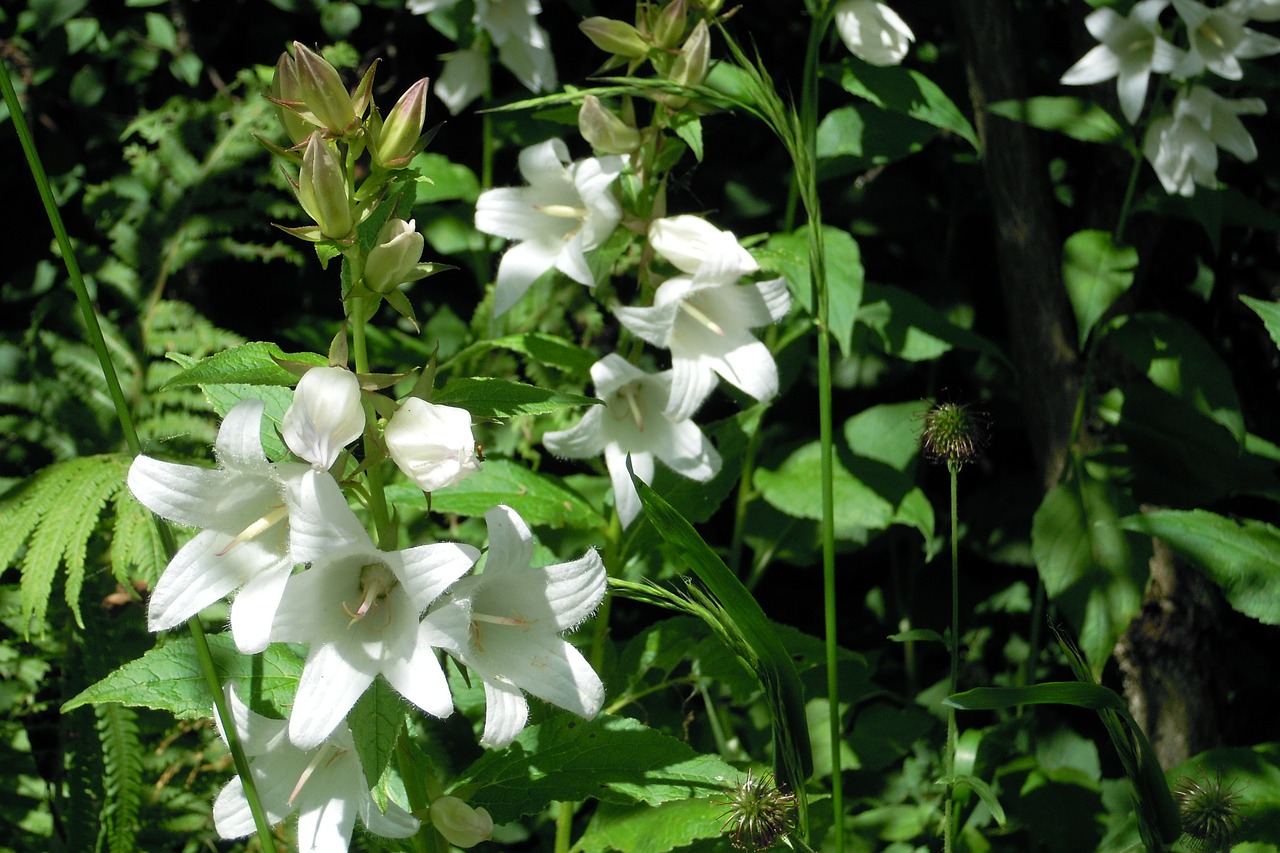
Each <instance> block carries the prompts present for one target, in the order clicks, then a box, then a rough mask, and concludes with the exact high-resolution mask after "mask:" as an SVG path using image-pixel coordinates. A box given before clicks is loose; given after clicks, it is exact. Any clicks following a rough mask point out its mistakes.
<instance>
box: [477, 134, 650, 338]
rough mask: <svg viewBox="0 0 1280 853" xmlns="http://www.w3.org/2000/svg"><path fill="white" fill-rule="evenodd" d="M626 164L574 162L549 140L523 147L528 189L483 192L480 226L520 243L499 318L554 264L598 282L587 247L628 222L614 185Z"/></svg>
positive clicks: (512, 253)
mask: <svg viewBox="0 0 1280 853" xmlns="http://www.w3.org/2000/svg"><path fill="white" fill-rule="evenodd" d="M624 162H625V161H624V160H623V158H622V157H620V156H617V155H606V156H603V157H589V158H587V159H585V160H579V161H577V162H575V163H570V162H569V149H568V148H566V147H565V144H564V142H563V141H562V140H559V139H549V140H547V141H546V142H542V143H539V144H538V145H534V146H531V147H529V148H526V149H524V150H523V151H521V152H520V174H521V175H522V176H523V177H524V179H525V181H526V182H527V183H528V184H529V185H528V186H527V187H504V188H500V189H493V190H486V191H485V192H483V193H481V194H480V198H479V199H477V201H476V228H477V229H479V230H480V231H483V232H484V233H486V234H494V235H496V236H498V237H506V238H507V239H509V240H517V241H519V242H518V243H516V245H515V246H512V247H511V248H510V249H508V250H507V252H506V254H504V255H503V256H502V260H501V261H500V262H499V264H498V281H497V285H496V288H495V290H494V295H493V313H494V315H495V316H496V315H500V314H502V313H504V312H506V311H507V309H509V308H510V307H511V306H512V305H514V304H515V303H516V300H518V299H519V298H520V297H521V296H523V295H524V293H525V291H527V290H528V289H529V285H531V284H533V282H534V280H535V279H537V278H538V276H540V275H542V274H543V273H545V272H547V271H548V270H550V269H552V268H555V269H558V270H560V271H561V272H562V273H564V274H565V275H567V276H569V278H571V279H573V280H574V281H576V282H578V283H579V284H585V285H587V286H588V287H594V286H595V283H596V282H595V278H594V277H593V276H592V274H591V269H590V267H588V266H587V258H586V253H587V252H589V251H591V250H592V249H594V248H596V247H598V246H599V245H600V244H601V243H603V242H604V241H605V239H606V238H608V236H609V235H610V234H612V233H613V229H614V228H615V227H617V225H618V223H619V222H620V221H621V220H622V207H621V206H620V205H619V204H618V201H617V199H615V198H614V197H613V195H612V192H611V189H610V188H611V186H612V184H613V182H614V181H615V180H617V178H618V175H620V174H621V173H622V167H623V164H624Z"/></svg>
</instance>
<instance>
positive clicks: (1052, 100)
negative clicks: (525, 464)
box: [987, 96, 1128, 142]
mask: <svg viewBox="0 0 1280 853" xmlns="http://www.w3.org/2000/svg"><path fill="white" fill-rule="evenodd" d="M987 112H990V113H994V114H995V115H998V116H1002V117H1003V118H1007V119H1011V120H1012V121H1018V122H1022V123H1023V124H1027V125H1030V126H1031V127H1038V128H1040V129H1041V130H1051V131H1053V132H1055V133H1062V134H1065V135H1067V136H1070V137H1071V138H1072V139H1079V140H1081V141H1082V142H1119V141H1120V140H1122V139H1124V138H1125V137H1126V136H1128V131H1126V130H1125V128H1124V126H1123V125H1121V124H1120V122H1118V121H1116V119H1115V117H1114V116H1112V115H1111V113H1109V112H1107V111H1106V110H1104V109H1103V108H1102V107H1100V106H1098V105H1097V104H1095V103H1093V102H1092V101H1086V100H1084V99H1082V98H1073V97H1070V96H1063V97H1050V96H1041V97H1036V98H1027V99H1026V100H1021V101H1018V100H1014V101H998V102H997V103H994V104H988V105H987Z"/></svg>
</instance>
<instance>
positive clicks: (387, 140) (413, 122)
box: [370, 77, 428, 169]
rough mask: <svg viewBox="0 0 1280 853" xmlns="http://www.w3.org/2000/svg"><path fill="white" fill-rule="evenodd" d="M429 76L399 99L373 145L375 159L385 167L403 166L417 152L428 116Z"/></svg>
mask: <svg viewBox="0 0 1280 853" xmlns="http://www.w3.org/2000/svg"><path fill="white" fill-rule="evenodd" d="M427 83H428V81H427V78H426V77H423V78H422V79H421V80H419V81H418V82H417V83H414V84H413V85H412V86H410V87H409V88H408V90H407V91H406V92H405V93H404V94H403V95H401V96H400V100H398V101H396V105H395V106H394V107H392V108H391V112H389V113H387V118H386V120H385V121H384V122H383V123H382V126H381V127H380V128H379V129H378V132H377V140H376V143H374V144H371V145H370V147H371V149H372V151H373V162H375V163H377V164H378V165H379V166H381V167H382V168H384V169H400V168H403V167H404V166H407V165H408V164H409V161H410V160H412V159H413V157H414V155H415V154H417V153H418V152H417V145H418V138H419V137H420V136H422V125H423V123H424V122H425V121H426V118H427Z"/></svg>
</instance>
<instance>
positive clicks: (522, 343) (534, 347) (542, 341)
mask: <svg viewBox="0 0 1280 853" xmlns="http://www.w3.org/2000/svg"><path fill="white" fill-rule="evenodd" d="M494 349H505V350H510V351H512V352H518V353H521V354H523V355H527V356H529V357H530V358H533V359H536V360H537V361H539V362H541V363H542V364H546V365H548V366H550V367H556V368H559V369H561V370H564V371H567V372H569V373H572V374H574V375H578V376H586V375H588V374H589V372H590V370H591V365H593V364H595V363H596V360H597V358H598V356H597V355H596V354H595V353H594V352H592V351H591V350H589V349H586V348H585V347H580V346H578V345H577V344H575V343H573V342H572V341H568V340H565V339H564V338H560V337H556V336H555V335H548V334H544V333H542V332H526V333H525V334H523V335H508V336H506V337H503V338H492V339H489V340H483V341H476V342H475V343H474V344H472V345H471V346H469V347H467V348H466V349H464V350H462V351H460V352H459V353H458V354H457V355H455V356H453V357H452V358H450V359H449V360H448V361H447V362H445V363H444V364H442V365H441V366H440V370H441V371H442V372H444V371H447V370H448V369H449V368H450V367H452V366H453V365H455V364H458V363H462V362H464V361H466V360H467V359H470V358H474V357H475V356H477V355H480V354H481V353H485V352H488V351H489V350H494Z"/></svg>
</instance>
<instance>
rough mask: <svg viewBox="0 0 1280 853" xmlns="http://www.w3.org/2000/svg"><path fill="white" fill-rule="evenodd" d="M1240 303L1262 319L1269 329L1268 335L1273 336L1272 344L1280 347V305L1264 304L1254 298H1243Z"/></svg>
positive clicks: (1273, 303)
mask: <svg viewBox="0 0 1280 853" xmlns="http://www.w3.org/2000/svg"><path fill="white" fill-rule="evenodd" d="M1240 301H1241V302H1243V303H1244V304H1245V305H1248V306H1249V307H1250V308H1252V309H1253V313H1255V314H1257V315H1258V316H1259V317H1261V318H1262V322H1263V324H1264V325H1266V327H1267V334H1268V335H1270V336H1271V342H1272V343H1274V344H1275V345H1276V346H1277V347H1280V303H1277V302H1264V301H1263V300H1261V299H1254V298H1253V297H1252V296H1241V297H1240Z"/></svg>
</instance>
